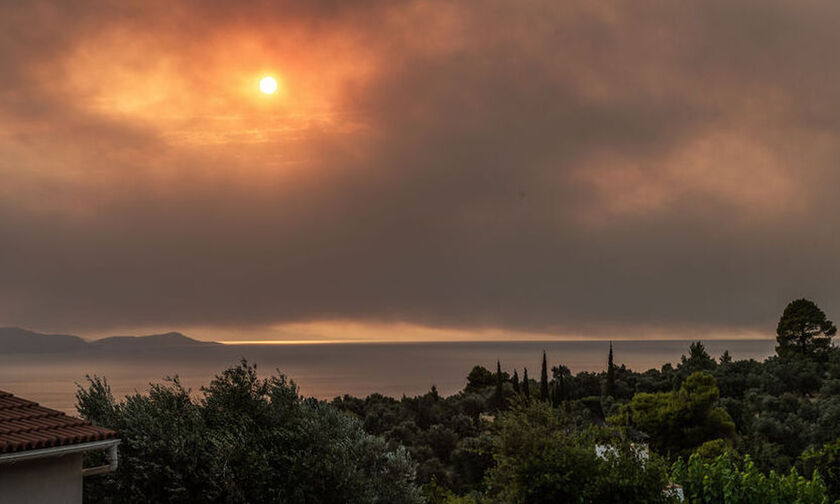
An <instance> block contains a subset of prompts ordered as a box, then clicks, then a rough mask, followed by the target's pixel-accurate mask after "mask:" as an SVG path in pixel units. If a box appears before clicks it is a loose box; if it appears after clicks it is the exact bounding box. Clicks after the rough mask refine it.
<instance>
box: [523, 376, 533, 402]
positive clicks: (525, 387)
mask: <svg viewBox="0 0 840 504" xmlns="http://www.w3.org/2000/svg"><path fill="white" fill-rule="evenodd" d="M522 387H523V391H524V392H525V404H528V403H530V402H531V383H530V380H528V368H525V370H524V371H523V372H522Z"/></svg>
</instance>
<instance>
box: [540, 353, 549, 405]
mask: <svg viewBox="0 0 840 504" xmlns="http://www.w3.org/2000/svg"><path fill="white" fill-rule="evenodd" d="M540 401H543V402H545V401H548V362H547V361H546V358H545V350H543V359H542V371H540Z"/></svg>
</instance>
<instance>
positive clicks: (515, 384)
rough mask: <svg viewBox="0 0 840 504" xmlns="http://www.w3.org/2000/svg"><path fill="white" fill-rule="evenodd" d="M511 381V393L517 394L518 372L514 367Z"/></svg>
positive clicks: (518, 390)
mask: <svg viewBox="0 0 840 504" xmlns="http://www.w3.org/2000/svg"><path fill="white" fill-rule="evenodd" d="M511 381H512V382H513V393H514V394H516V395H519V392H520V389H519V373H517V372H516V370H515V369H514V370H513V379H512V380H511Z"/></svg>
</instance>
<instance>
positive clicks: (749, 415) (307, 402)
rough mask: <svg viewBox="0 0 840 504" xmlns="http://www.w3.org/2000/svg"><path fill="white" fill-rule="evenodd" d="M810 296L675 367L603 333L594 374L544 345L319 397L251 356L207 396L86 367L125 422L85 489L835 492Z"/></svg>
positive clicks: (461, 494) (439, 493)
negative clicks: (736, 351)
mask: <svg viewBox="0 0 840 504" xmlns="http://www.w3.org/2000/svg"><path fill="white" fill-rule="evenodd" d="M804 301H805V300H798V301H794V302H793V303H791V305H790V306H789V307H788V309H786V310H785V312H784V314H783V315H782V317H781V319H780V321H779V326H778V327H779V330H778V335H777V336H778V341H779V347H777V348H778V350H779V355H777V356H773V357H770V358H768V359H767V360H765V361H764V362H758V361H755V360H740V361H736V360H734V359H733V358H732V357H731V355H729V353H728V352H725V353H724V354H723V355H721V356H720V357H719V358H718V359H715V358H713V357H712V356H710V355H709V354H708V352H707V351H706V349H705V347H704V346H703V344H702V343H700V342H694V343H691V345H690V346H689V347H688V352H687V355H684V356H683V357H682V358H681V359H680V362H678V363H677V364H676V365H675V366H674V365H671V364H665V365H664V366H662V367H661V368H660V369H651V370H647V371H644V372H634V371H631V370H630V369H628V368H627V367H626V366H624V365H618V364H616V363H615V361H619V362H620V359H621V355H620V353H616V354H614V353H613V351H612V350H613V349H612V346H611V345H610V346H609V350H608V351H605V364H606V369H605V371H603V372H600V373H594V372H580V373H577V374H574V373H572V372H571V371H570V370H569V368H568V367H566V366H565V365H563V364H562V363H557V364H556V365H553V366H550V365H549V358H548V357H549V356H547V355H545V354H543V356H542V357H543V358H542V362H541V364H542V366H541V369H540V376H539V380H532V379H529V377H528V371H527V369H523V370H522V374H521V375H520V374H519V370H510V371H509V372H507V371H505V370H504V369H503V362H497V363H496V369H495V372H493V371H490V370H488V369H486V368H484V367H482V366H475V367H474V368H473V369H472V370H471V371H470V372H469V374H468V375H467V377H466V378H467V379H466V386H465V387H464V389H463V390H462V391H461V392H459V393H457V394H455V395H452V396H449V397H442V396H441V395H440V394H439V393H438V391H437V390H436V389H435V387H432V389H431V390H430V391H429V392H428V393H426V394H423V395H420V396H416V397H405V396H404V397H402V398H400V399H394V398H390V397H385V396H382V395H380V394H373V395H370V396H368V397H366V398H356V397H350V396H344V397H340V398H336V399H334V400H333V401H332V403H331V404H326V403H323V402H318V401H315V400H311V399H302V398H301V397H299V395H298V393H297V389H296V387H295V386H294V384H293V383H290V382H288V381H287V380H286V379H285V378H284V377H282V376H277V377H272V378H269V379H267V380H261V379H259V378H258V377H257V375H256V372H255V369H254V368H253V367H252V366H249V365H247V364H246V363H242V364H241V365H239V366H237V367H234V368H232V369H229V370H227V371H225V372H224V373H223V374H221V375H219V376H217V377H216V379H215V380H213V382H212V383H211V384H210V385H209V386H208V387H206V388H203V389H202V391H201V392H202V394H201V396H200V397H193V396H191V395H190V393H189V392H188V391H186V390H184V389H183V388H182V387H181V386H180V384H179V382H178V381H177V379H176V380H172V381H170V382H169V383H168V384H164V385H155V386H153V387H152V389H151V391H150V393H149V394H148V395H139V394H138V395H134V396H130V397H127V398H126V399H125V400H124V401H122V402H119V403H117V402H115V401H114V399H113V398H112V397H111V394H110V392H109V390H108V388H107V385H106V383H105V382H104V381H102V380H100V379H97V378H94V379H92V380H91V381H90V384H89V387H88V388H87V389H80V390H79V393H78V399H79V411H80V413H81V414H82V415H84V416H85V417H87V418H89V419H91V420H93V421H95V422H97V423H98V424H100V425H103V426H106V427H111V428H114V429H116V430H118V431H119V432H120V437H121V439H122V440H123V444H122V445H121V448H120V452H121V457H122V459H121V460H122V462H121V465H120V469H119V470H118V471H117V472H116V473H115V474H112V475H110V476H107V477H99V478H89V479H88V481H87V482H86V485H87V486H86V492H87V494H86V495H87V496H88V500H89V501H90V502H255V503H258V502H279V503H298V502H312V503H332V502H336V503H338V502H343V503H394V504H399V503H403V502H405V503H414V502H423V501H426V502H429V503H430V504H501V503H506V504H507V503H510V504H518V503H521V504H531V503H534V504H540V503H543V502H575V503H590V502H593V503H594V502H598V503H609V502H651V503H656V502H676V496H677V494H678V493H679V491H683V492H684V493H685V497H686V502H689V503H711V502H715V503H717V502H721V503H741V502H762V503H764V502H770V503H774V502H778V503H782V502H785V503H787V502H791V503H795V502H798V503H803V504H805V503H823V502H825V503H828V502H834V501H835V500H838V499H840V349H838V348H836V347H833V346H831V345H830V344H829V345H826V344H825V343H824V341H825V340H826V339H827V338H830V336H831V335H832V334H833V332H834V329H833V324H832V323H831V322H830V321H829V320H828V319H827V317H826V316H825V314H824V313H822V311H821V310H819V308H817V307H816V305H813V303H811V302H809V301H808V302H804ZM811 305H813V306H811ZM605 350H607V348H605ZM549 370H550V373H549ZM520 376H521V377H522V378H521V380H520ZM415 470H416V471H415ZM415 476H416V479H415ZM675 484H676V485H680V486H681V487H682V488H681V489H680V488H678V487H675V486H674V485H675Z"/></svg>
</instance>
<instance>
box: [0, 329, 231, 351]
mask: <svg viewBox="0 0 840 504" xmlns="http://www.w3.org/2000/svg"><path fill="white" fill-rule="evenodd" d="M211 345H219V343H214V342H211V341H199V340H195V339H192V338H189V337H187V336H184V335H183V334H181V333H178V332H169V333H165V334H152V335H148V336H111V337H107V338H102V339H99V340H94V341H87V340H85V339H83V338H80V337H79V336H72V335H68V334H42V333H37V332H34V331H29V330H27V329H21V328H19V327H0V353H5V354H15V353H62V352H84V351H89V350H94V349H96V350H122V349H132V350H142V349H155V348H183V347H192V346H211Z"/></svg>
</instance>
